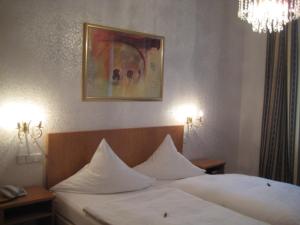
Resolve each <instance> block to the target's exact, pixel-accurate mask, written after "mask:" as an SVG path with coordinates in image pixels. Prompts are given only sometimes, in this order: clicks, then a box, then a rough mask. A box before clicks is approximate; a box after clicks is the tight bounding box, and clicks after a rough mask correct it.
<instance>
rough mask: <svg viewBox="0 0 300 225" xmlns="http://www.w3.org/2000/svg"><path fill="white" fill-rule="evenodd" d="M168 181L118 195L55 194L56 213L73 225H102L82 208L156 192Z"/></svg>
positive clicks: (166, 184)
mask: <svg viewBox="0 0 300 225" xmlns="http://www.w3.org/2000/svg"><path fill="white" fill-rule="evenodd" d="M169 183H170V181H156V183H155V184H154V185H153V186H152V187H149V188H146V189H144V190H140V191H133V192H126V193H119V194H105V195H103V194H101V195H100V194H99V195H95V194H78V193H70V192H55V194H56V198H55V201H54V204H55V210H56V213H57V214H58V215H59V216H61V217H63V219H64V220H67V221H68V222H71V224H74V225H102V224H101V223H99V222H96V221H95V220H94V219H93V218H91V217H90V216H89V215H87V214H86V213H85V212H84V211H83V208H85V207H86V206H88V205H89V204H90V203H91V202H101V203H105V202H109V201H112V200H118V199H122V198H124V197H130V196H134V195H136V194H138V193H141V192H143V191H146V190H147V191H148V190H157V189H160V188H163V187H165V186H168V185H169ZM103 225H104V224H103Z"/></svg>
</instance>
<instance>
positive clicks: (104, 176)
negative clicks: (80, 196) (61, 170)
mask: <svg viewBox="0 0 300 225" xmlns="http://www.w3.org/2000/svg"><path fill="white" fill-rule="evenodd" d="M154 181H155V179H153V178H150V177H147V176H145V175H143V174H140V173H138V172H136V171H135V170H133V169H131V168H129V167H128V166H127V165H126V164H125V163H124V162H123V161H122V160H121V159H120V158H119V157H118V156H117V155H116V154H115V153H114V151H113V150H112V149H111V147H110V146H109V145H108V144H107V142H106V141H105V139H103V140H102V141H101V143H100V145H99V146H98V148H97V150H96V152H95V154H94V156H93V158H92V159H91V161H90V163H89V164H87V165H86V166H85V167H83V168H82V169H81V170H80V171H78V172H77V173H76V174H74V175H73V176H71V177H69V178H67V179H66V180H64V181H62V182H60V183H59V184H57V185H55V186H54V187H52V188H51V190H53V191H66V192H77V193H89V194H109V193H118V192H126V191H134V190H139V189H143V188H146V187H149V186H150V185H152V184H153V183H154Z"/></svg>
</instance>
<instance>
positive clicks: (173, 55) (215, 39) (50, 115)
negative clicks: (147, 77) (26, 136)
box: [0, 0, 244, 185]
mask: <svg viewBox="0 0 300 225" xmlns="http://www.w3.org/2000/svg"><path fill="white" fill-rule="evenodd" d="M236 9H237V6H236V1H234V0H231V1H220V0H201V1H199V0H163V1H161V0H89V1H85V0H1V1H0V27H1V35H0V50H1V51H0V81H1V82H0V90H1V93H0V105H1V104H2V103H4V102H11V101H32V102H34V103H36V104H37V105H39V106H41V107H43V109H44V110H45V112H46V117H47V121H46V125H45V132H46V133H47V132H59V131H73V130H92V129H104V128H121V127H141V126H158V125H171V124H177V122H176V120H175V119H174V117H173V116H172V113H171V111H172V110H173V108H174V107H177V106H178V105H181V104H184V103H194V104H196V105H198V106H200V107H201V108H202V109H203V110H204V112H205V125H204V126H203V127H201V128H200V129H199V130H198V132H197V133H194V134H193V135H191V136H190V137H189V138H188V139H187V140H186V144H185V146H184V152H185V154H186V156H187V157H189V158H196V157H200V156H201V157H214V158H223V159H225V160H226V161H227V163H228V166H227V168H228V169H229V170H230V171H235V170H236V169H237V159H238V158H237V157H238V143H239V139H238V138H239V129H240V127H239V125H240V117H239V115H240V114H239V113H240V112H239V111H240V105H241V97H240V93H241V82H242V76H241V74H242V72H243V71H242V66H241V65H242V62H241V61H242V58H243V47H244V43H243V29H242V28H243V26H244V25H243V24H242V23H241V22H240V21H238V20H236V19H235V18H236ZM84 22H89V23H95V24H102V25H107V26H113V27H119V28H124V29H131V30H137V31H142V32H148V33H153V34H158V35H163V36H165V38H166V43H165V44H166V45H165V71H164V97H163V101H162V102H82V101H81V62H82V27H83V26H82V25H83V23H84ZM236 34H239V35H236ZM0 129H1V130H0V183H14V184H22V185H29V184H40V183H42V182H43V165H42V164H33V165H23V166H20V165H16V163H15V155H16V149H15V143H16V140H15V131H7V130H4V129H2V128H0ZM44 137H45V135H44Z"/></svg>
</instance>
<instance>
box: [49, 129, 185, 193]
mask: <svg viewBox="0 0 300 225" xmlns="http://www.w3.org/2000/svg"><path fill="white" fill-rule="evenodd" d="M167 134H170V135H171V136H172V139H173V141H174V143H175V145H176V147H177V149H178V151H179V152H182V145H183V126H164V127H146V128H129V129H115V130H99V131H79V132H67V133H50V134H48V151H47V162H46V186H47V187H48V188H50V187H52V186H53V185H55V184H57V183H59V182H60V181H62V180H64V179H66V178H68V177H69V176H71V175H73V174H74V173H76V172H77V171H78V170H79V169H81V168H82V167H83V166H84V165H85V164H87V163H88V162H89V161H90V159H91V158H92V156H93V154H94V152H95V151H96V149H97V146H98V145H99V143H100V141H101V140H102V138H105V139H106V140H107V142H108V143H109V145H110V146H111V147H112V149H113V150H114V151H115V153H116V154H117V155H118V156H119V157H120V158H121V159H122V160H123V161H124V162H125V163H126V164H127V165H128V166H130V167H133V166H136V165H138V164H139V163H141V162H143V161H145V160H146V159H147V158H148V157H149V156H150V155H151V154H152V153H153V152H154V151H155V150H156V149H157V147H158V146H159V145H160V143H161V142H162V141H163V139H164V138H165V136H166V135H167Z"/></svg>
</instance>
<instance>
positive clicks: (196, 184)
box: [170, 174, 300, 225]
mask: <svg viewBox="0 0 300 225" xmlns="http://www.w3.org/2000/svg"><path fill="white" fill-rule="evenodd" d="M170 186H171V187H175V188H179V189H180V190H182V191H185V192H187V193H190V194H192V195H194V196H197V197H199V198H202V199H204V200H207V201H210V202H214V203H216V204H219V205H222V206H224V207H227V208H230V209H232V210H234V211H237V212H239V213H242V214H244V215H247V216H251V217H253V218H256V219H259V220H262V221H265V222H268V223H270V224H273V225H300V187H299V186H296V185H291V184H287V183H282V182H277V181H272V180H268V179H264V178H260V177H255V176H247V175H242V174H225V175H203V176H198V177H190V178H186V179H182V180H177V181H175V182H172V183H171V184H170Z"/></svg>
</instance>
